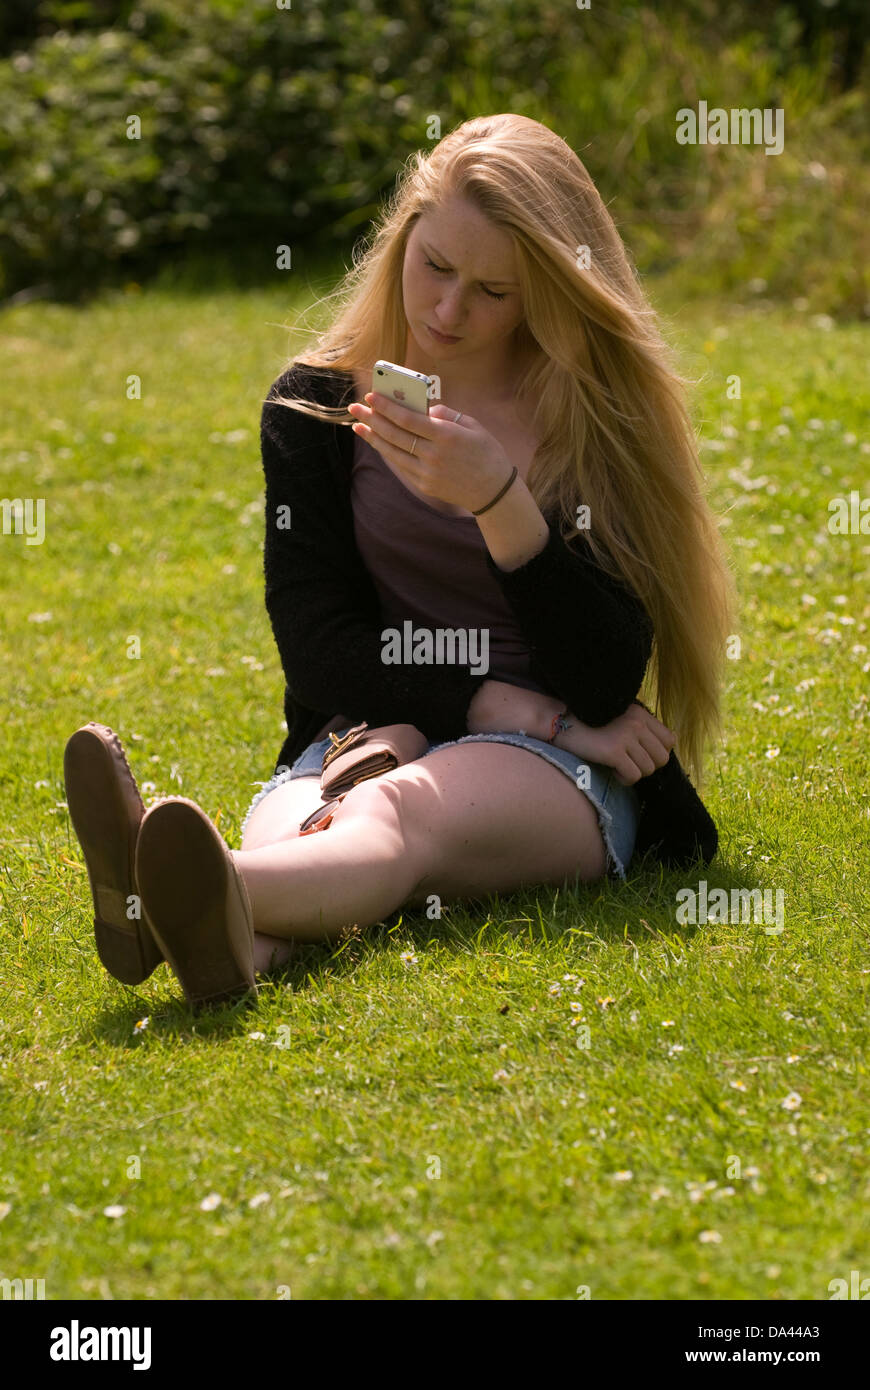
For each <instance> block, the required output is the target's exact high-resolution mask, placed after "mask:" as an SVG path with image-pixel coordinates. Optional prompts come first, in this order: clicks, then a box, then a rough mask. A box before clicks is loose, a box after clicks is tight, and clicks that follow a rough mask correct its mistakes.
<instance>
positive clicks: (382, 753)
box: [320, 720, 429, 801]
mask: <svg viewBox="0 0 870 1390" xmlns="http://www.w3.org/2000/svg"><path fill="white" fill-rule="evenodd" d="M329 738H330V740H331V743H332V747H331V748H327V750H326V752H325V753H324V755H323V765H322V771H321V775H320V794H321V796H322V797H323V799H324V801H325V800H327V799H332V798H335V797H340V796H343V795H344V794H345V793H347V792H349V791H350V790H351V788H352V787H355V786H357V785H358V783H360V782H365V781H368V779H369V778H370V777H380V776H381V775H382V774H383V773H385V772H392V770H393V768H394V767H401V766H402V764H403V763H410V762H413V761H414V759H415V758H419V757H420V756H421V755H422V754H423V753H425V752H426V749H427V748H428V747H429V741H428V739H427V738H426V736H425V734H421V732H420V730H419V729H417V728H415V726H414V725H413V724H385V725H382V726H381V727H380V728H377V729H370V728H369V726H368V723H367V722H366V721H365V720H363V722H362V723H361V724H355V725H354V726H353V728H351V729H348V730H347V732H346V733H345V734H344V735H343V736H342V737H341V738H339V736H338V734H337V733H335V732H332V731H330V733H329Z"/></svg>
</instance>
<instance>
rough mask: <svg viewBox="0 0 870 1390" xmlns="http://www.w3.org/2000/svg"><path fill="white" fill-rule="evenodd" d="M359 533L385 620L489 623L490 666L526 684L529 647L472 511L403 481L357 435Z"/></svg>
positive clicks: (530, 686)
mask: <svg viewBox="0 0 870 1390" xmlns="http://www.w3.org/2000/svg"><path fill="white" fill-rule="evenodd" d="M351 505H352V507H353V520H354V534H355V537H356V543H357V546H358V548H359V552H360V555H361V556H362V559H363V563H364V564H365V567H366V569H367V570H368V572H369V574H370V575H371V577H372V580H373V581H374V585H375V588H376V590H377V592H378V596H379V598H380V601H381V622H382V625H383V626H384V627H395V628H398V629H399V632H400V633H401V632H402V631H403V628H402V624H403V623H404V622H405V621H406V620H407V619H410V620H411V621H412V622H413V623H414V625H415V626H420V627H426V628H438V627H441V628H478V629H480V628H488V629H489V670H488V671H487V673H486V674H487V675H488V676H489V677H490V678H491V679H493V680H503V681H506V682H508V683H510V684H511V685H519V686H522V687H523V688H524V689H526V690H543V689H544V687H543V686H541V685H539V684H538V683H537V682H536V681H534V680H533V679H532V678H531V676H530V675H529V649H528V646H527V645H526V642H525V639H524V638H523V635H522V633H521V631H520V629H519V627H518V626H517V623H516V619H515V618H514V615H513V612H512V610H511V607H510V605H509V604H508V602H507V599H506V598H505V597H504V595H503V594H502V592H501V589H500V588H499V586H498V583H497V581H496V580H495V579H494V578H493V576H492V575H491V574H490V572H489V570H488V569H487V566H486V560H485V557H486V554H487V549H486V542H485V541H484V539H483V536H482V535H481V533H480V530H479V528H478V525H477V522H476V521H475V519H474V517H472V516H446V515H445V514H444V513H443V512H439V511H436V510H435V508H434V507H431V506H429V504H428V503H427V502H424V501H423V500H422V499H421V498H419V497H417V496H416V495H415V494H414V493H413V492H411V491H410V490H409V489H408V488H407V487H405V485H404V483H402V482H400V481H399V479H398V478H397V477H396V475H395V473H393V471H392V469H390V468H388V467H387V465H386V463H385V462H384V460H383V459H382V458H381V456H380V454H379V453H378V452H377V450H375V449H373V448H372V446H371V445H370V444H368V443H367V442H366V441H365V440H364V439H362V438H361V436H360V435H354V449H353V469H352V472H351Z"/></svg>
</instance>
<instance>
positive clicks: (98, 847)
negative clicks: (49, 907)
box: [63, 722, 163, 985]
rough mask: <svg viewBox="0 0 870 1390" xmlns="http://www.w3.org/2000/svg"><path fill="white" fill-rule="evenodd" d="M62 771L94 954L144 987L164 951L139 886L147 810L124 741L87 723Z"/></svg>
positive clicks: (66, 754)
mask: <svg viewBox="0 0 870 1390" xmlns="http://www.w3.org/2000/svg"><path fill="white" fill-rule="evenodd" d="M63 772H64V783H65V785H66V801H67V806H68V807H69V813H70V819H71V820H72V823H73V827H74V829H75V832H76V835H77V836H78V838H79V843H80V844H81V847H82V853H83V854H84V857H85V864H86V866H87V870H88V878H89V880H90V886H91V897H92V898H93V900H94V936H95V937H96V942H97V953H98V955H99V957H100V960H101V961H102V963H103V965H104V966H105V967H106V969H107V970H108V972H109V974H110V975H114V977H115V979H116V980H121V981H122V983H123V984H125V985H138V984H141V982H142V981H143V980H145V979H147V978H148V976H149V975H150V974H151V972H152V971H153V970H154V969H155V967H156V966H158V965H159V964H160V962H161V961H162V960H163V953H162V952H161V950H160V947H159V946H158V945H157V942H156V941H155V940H154V938H153V937H152V935H151V932H150V930H149V928H148V923H147V921H146V919H145V916H144V914H143V912H142V906H141V902H140V900H139V891H138V888H137V887H136V877H135V851H136V839H137V837H138V834H139V826H140V824H141V822H142V818H143V816H144V815H145V807H144V806H143V804H142V798H141V796H140V795H139V789H138V787H137V786H136V781H135V779H134V777H133V774H132V772H131V771H130V767H129V765H128V763H127V759H126V757H125V755H124V749H123V748H122V746H121V740H120V739H119V738H118V736H117V734H115V733H113V732H112V730H111V729H109V728H107V726H106V725H105V724H95V723H93V722H91V723H90V724H85V725H84V726H83V727H82V728H81V729H77V730H76V732H75V733H74V734H73V735H72V737H71V738H70V739H69V741H68V742H67V745H66V748H65V750H64V755H63Z"/></svg>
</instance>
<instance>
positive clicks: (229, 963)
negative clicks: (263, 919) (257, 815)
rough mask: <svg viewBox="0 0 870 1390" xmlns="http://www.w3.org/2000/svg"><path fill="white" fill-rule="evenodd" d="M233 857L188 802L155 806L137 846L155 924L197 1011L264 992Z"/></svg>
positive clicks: (143, 885)
mask: <svg viewBox="0 0 870 1390" xmlns="http://www.w3.org/2000/svg"><path fill="white" fill-rule="evenodd" d="M229 853H230V851H229V849H228V848H227V846H226V844H225V843H224V840H223V839H222V837H221V836H220V834H219V833H218V831H217V829H216V828H215V826H214V825H212V823H211V821H210V820H209V819H208V817H207V816H206V815H205V813H204V812H203V811H202V809H201V808H200V807H199V806H197V804H196V802H194V801H189V800H187V798H186V797H170V798H168V799H167V800H166V801H161V802H158V803H157V804H156V805H155V806H152V807H151V809H150V810H149V811H148V812H147V813H146V815H145V819H144V820H143V822H142V826H141V828H140V831H139V837H138V840H137V843H136V881H137V883H138V884H139V891H140V893H141V895H142V904H143V907H144V910H145V914H146V917H147V919H148V925H149V927H150V929H151V932H152V934H153V936H154V939H155V941H156V942H157V944H158V946H159V947H160V949H161V950H162V952H163V954H164V956H165V957H166V959H167V960H168V961H169V964H170V965H171V967H172V969H173V970H174V972H175V974H176V975H177V977H178V980H179V982H180V984H181V987H182V989H183V990H184V994H185V997H186V999H187V1001H188V1003H189V1004H190V1005H191V1007H192V1008H199V1007H201V1006H202V1005H205V1004H216V1003H220V1002H222V1001H224V1000H228V999H233V998H235V997H237V996H241V995H243V994H247V993H248V992H249V991H250V990H253V991H256V988H257V986H256V981H255V978H254V969H253V931H252V927H251V918H250V904H249V902H248V898H247V893H246V891H245V888H244V884H243V883H242V881H241V878H240V876H239V874H238V873H237V871H236V869H235V866H234V865H233V863H232V861H231V860H230V858H229Z"/></svg>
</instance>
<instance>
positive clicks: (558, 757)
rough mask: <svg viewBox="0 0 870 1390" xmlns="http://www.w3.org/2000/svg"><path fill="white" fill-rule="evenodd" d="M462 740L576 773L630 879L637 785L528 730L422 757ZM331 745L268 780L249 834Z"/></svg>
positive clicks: (611, 869)
mask: <svg viewBox="0 0 870 1390" xmlns="http://www.w3.org/2000/svg"><path fill="white" fill-rule="evenodd" d="M348 727H351V726H348ZM345 732H346V730H344V729H342V730H336V733H337V734H343V733H345ZM460 743H512V744H513V745H514V747H516V748H528V749H529V751H530V752H532V753H537V754H538V756H539V757H541V758H546V760H547V762H548V763H552V765H553V767H558V768H559V769H560V770H561V771H562V772H564V773H565V776H566V777H570V779H571V781H572V783H573V784H574V786H575V787H577V791H578V794H579V795H582V796H585V797H587V799H588V800H589V801H591V802H592V805H593V806H594V807H595V810H596V812H597V815H598V825H599V827H600V829H601V837H602V839H603V840H604V848H605V850H606V851H607V873H608V875H609V876H610V877H612V878H619V879H624V878H625V870H626V868H627V867H628V865H629V863H630V861H631V856H632V854H633V853H634V844H635V840H636V838H637V825H638V820H639V818H640V804H639V802H638V798H637V794H636V792H635V790H634V788H633V787H624V786H623V785H622V783H621V782H619V781H617V778H616V774H615V772H614V771H613V769H612V768H609V767H605V766H604V765H603V764H602V763H592V762H583V761H582V760H581V759H579V758H577V757H576V756H575V755H574V754H573V753H566V752H565V750H564V749H563V748H554V747H553V745H552V744H551V743H545V742H544V741H543V739H539V738H532V736H531V734H524V733H502V734H465V735H464V736H463V737H462V738H454V739H448V740H447V741H446V742H444V743H430V744H429V747H428V748H427V749H426V752H425V753H423V754H421V757H424V758H425V757H426V756H427V754H429V753H434V752H435V751H436V750H437V749H439V748H453V747H455V746H456V745H457V744H460ZM330 746H331V741H330V739H329V738H323V739H320V741H319V742H317V743H309V745H308V747H307V748H305V749H303V751H302V752H301V753H300V754H299V757H298V758H297V759H296V761H295V762H294V764H293V766H292V767H289V768H284V769H282V770H281V771H280V772H276V773H275V774H274V775H273V776H272V777H271V778H270V779H269V781H268V782H265V783H263V785H262V787H261V790H260V791H258V792H257V794H256V796H255V797H254V799H253V801H252V802H251V804H250V806H249V807H248V809H247V812H246V813H245V818H244V821H243V822H242V834H243V835H244V833H245V827H246V826H247V824H248V820H249V819H250V816H251V813H252V811H253V810H254V807H255V806H259V804H260V802H261V801H262V800H263V799H264V797H267V796H268V795H269V793H270V792H272V791H274V790H275V788H276V787H280V786H281V785H282V783H284V782H289V781H292V780H293V779H294V778H296V777H318V778H319V777H320V773H321V769H322V763H323V755H324V753H325V752H326V750H327V748H329V747H330Z"/></svg>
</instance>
